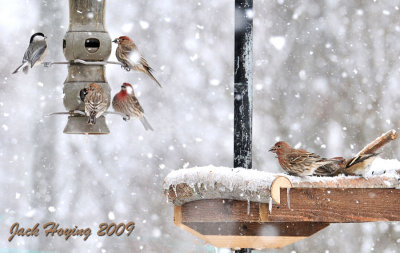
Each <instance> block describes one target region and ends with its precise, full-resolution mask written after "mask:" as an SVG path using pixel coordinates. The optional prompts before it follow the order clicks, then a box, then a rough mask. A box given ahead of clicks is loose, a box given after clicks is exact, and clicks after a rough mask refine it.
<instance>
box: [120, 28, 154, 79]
mask: <svg viewBox="0 0 400 253" xmlns="http://www.w3.org/2000/svg"><path fill="white" fill-rule="evenodd" d="M113 42H114V43H117V44H118V47H117V51H116V52H115V55H116V56H117V59H118V61H119V62H121V63H122V64H123V65H124V66H123V68H125V69H126V70H128V71H129V70H131V69H133V70H136V71H141V72H143V73H145V74H146V75H148V76H150V77H151V79H153V80H154V81H155V82H156V83H157V84H158V85H159V86H160V87H161V84H160V83H159V82H158V81H157V79H156V78H155V77H154V76H153V74H152V72H153V69H152V68H151V67H150V66H149V64H148V63H147V61H146V59H145V58H143V56H142V55H141V54H140V52H139V50H138V48H137V46H136V44H135V42H133V40H131V39H130V38H129V37H128V36H121V37H119V38H117V39H115V40H113Z"/></svg>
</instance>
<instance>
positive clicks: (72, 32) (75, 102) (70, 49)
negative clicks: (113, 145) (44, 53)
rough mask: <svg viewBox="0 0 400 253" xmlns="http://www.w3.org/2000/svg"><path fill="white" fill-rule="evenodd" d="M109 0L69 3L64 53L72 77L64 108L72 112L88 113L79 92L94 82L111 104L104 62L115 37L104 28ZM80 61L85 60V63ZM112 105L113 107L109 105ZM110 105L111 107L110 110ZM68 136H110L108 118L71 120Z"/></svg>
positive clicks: (65, 94)
mask: <svg viewBox="0 0 400 253" xmlns="http://www.w3.org/2000/svg"><path fill="white" fill-rule="evenodd" d="M104 10H105V0H101V1H98V0H69V28H68V31H67V33H66V34H65V37H64V39H63V44H62V45H63V52H64V56H65V58H66V59H67V60H68V62H69V65H68V76H67V79H66V80H65V82H64V89H63V92H64V106H65V108H66V109H67V110H68V111H69V112H72V111H75V110H79V111H85V108H84V107H85V105H84V102H83V101H82V100H81V99H80V96H79V92H80V91H81V90H82V89H83V88H87V87H88V86H89V84H90V83H93V82H94V83H97V84H99V85H100V86H102V87H103V88H104V92H105V94H106V96H107V97H108V101H111V95H110V92H111V89H110V86H109V85H108V83H107V80H106V76H105V65H104V64H103V65H101V64H96V63H99V62H104V61H106V60H107V59H108V57H109V56H110V54H111V43H112V42H111V37H110V35H109V34H108V32H107V31H106V29H105V27H104ZM76 60H81V61H85V64H82V63H77V61H76ZM91 63H92V64H91ZM108 106H109V105H108ZM108 106H107V107H108ZM64 133H66V134H108V133H110V130H109V129H108V127H107V124H106V121H105V117H104V116H100V117H99V118H98V119H97V120H96V124H94V125H89V124H88V123H87V117H85V116H84V115H74V116H69V117H68V122H67V125H66V127H65V129H64Z"/></svg>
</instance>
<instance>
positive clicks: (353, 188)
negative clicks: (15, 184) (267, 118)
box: [164, 0, 400, 253]
mask: <svg viewBox="0 0 400 253" xmlns="http://www.w3.org/2000/svg"><path fill="white" fill-rule="evenodd" d="M252 8H253V1H252V0H235V56H234V82H235V83H234V134H233V135H234V136H233V142H234V145H233V146H234V159H233V160H234V161H233V167H234V168H222V167H219V168H216V167H213V166H209V167H200V168H192V169H182V170H177V171H173V172H171V173H170V174H169V175H168V176H167V177H166V179H165V182H164V193H165V195H166V196H167V197H168V199H169V201H170V202H172V203H173V204H174V206H175V207H174V222H175V224H176V225H177V226H179V227H182V228H183V229H185V230H187V231H189V232H191V233H192V234H194V235H195V236H197V237H199V238H201V239H203V240H204V241H205V242H207V243H209V244H211V245H213V246H215V247H223V248H232V249H235V252H236V253H244V252H246V253H249V252H251V250H252V249H265V248H281V247H284V246H286V245H289V244H291V243H294V242H297V241H299V240H301V239H304V238H307V237H309V236H311V235H313V234H315V233H316V232H318V231H320V230H321V229H323V228H325V227H327V226H328V225H329V224H330V223H350V222H351V223H358V222H372V221H400V201H399V200H400V189H399V188H400V181H399V180H400V176H399V171H398V169H400V164H399V165H398V167H397V168H395V169H393V170H391V171H390V172H389V170H387V171H386V172H385V173H383V172H382V171H380V172H382V173H377V174H380V175H377V174H375V175H373V176H370V177H368V178H367V179H366V178H362V177H358V176H336V177H305V178H299V177H291V176H287V175H282V174H271V173H268V172H261V171H256V170H251V168H252V108H253V107H252V41H253V34H252V27H253V9H252ZM396 138H397V133H396V131H394V130H392V131H389V132H387V133H385V134H384V135H382V136H381V137H379V138H378V139H377V140H376V141H374V142H372V143H371V144H370V145H368V146H367V147H366V148H365V149H363V150H362V151H361V152H360V154H368V153H373V152H375V151H376V150H377V149H379V148H380V147H381V146H383V145H384V144H386V143H387V142H389V141H391V140H394V139H396ZM344 173H346V171H344Z"/></svg>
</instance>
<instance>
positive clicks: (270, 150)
mask: <svg viewBox="0 0 400 253" xmlns="http://www.w3.org/2000/svg"><path fill="white" fill-rule="evenodd" d="M268 152H272V153H276V148H275V147H272V148H270V149H269V150H268Z"/></svg>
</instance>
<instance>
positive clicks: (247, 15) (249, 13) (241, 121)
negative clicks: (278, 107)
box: [233, 0, 253, 253]
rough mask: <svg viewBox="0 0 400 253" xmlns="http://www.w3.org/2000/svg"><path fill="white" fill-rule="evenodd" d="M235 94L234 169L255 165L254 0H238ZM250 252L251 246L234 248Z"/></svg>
mask: <svg viewBox="0 0 400 253" xmlns="http://www.w3.org/2000/svg"><path fill="white" fill-rule="evenodd" d="M234 68H235V74H234V75H235V85H234V89H235V93H234V115H235V116H234V161H233V166H234V167H235V168H237V167H242V168H246V169H251V167H252V157H251V155H252V153H251V141H252V117H253V105H252V102H253V90H252V85H253V0H235V66H234ZM235 253H251V249H240V250H235Z"/></svg>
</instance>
